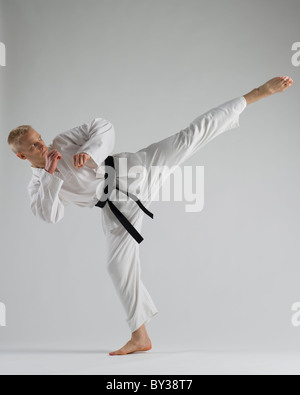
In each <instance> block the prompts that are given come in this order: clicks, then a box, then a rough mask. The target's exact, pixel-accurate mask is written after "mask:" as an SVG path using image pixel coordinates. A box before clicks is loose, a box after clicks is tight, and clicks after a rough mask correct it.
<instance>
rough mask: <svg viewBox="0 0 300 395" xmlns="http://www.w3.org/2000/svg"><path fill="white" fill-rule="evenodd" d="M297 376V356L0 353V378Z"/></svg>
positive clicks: (299, 363) (299, 364)
mask: <svg viewBox="0 0 300 395" xmlns="http://www.w3.org/2000/svg"><path fill="white" fill-rule="evenodd" d="M124 374H137V375H151V374H153V375H155V374H160V375H176V374H179V375H189V374H190V375H299V374H300V353H299V352H298V353H296V352H286V353H275V352H263V353H257V352H224V351H223V352H218V351H212V352H210V351H201V350H194V351H172V352H157V351H153V350H152V351H150V352H147V353H136V354H131V355H127V356H115V357H111V356H109V355H108V351H101V350H98V351H44V352H42V351H39V352H36V351H35V352H0V375H124Z"/></svg>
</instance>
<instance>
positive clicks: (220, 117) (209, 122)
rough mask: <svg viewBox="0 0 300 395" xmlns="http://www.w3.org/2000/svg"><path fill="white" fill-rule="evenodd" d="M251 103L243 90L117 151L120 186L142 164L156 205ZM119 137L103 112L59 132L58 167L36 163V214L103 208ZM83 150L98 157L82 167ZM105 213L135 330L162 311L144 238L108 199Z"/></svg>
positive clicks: (143, 187)
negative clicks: (160, 134)
mask: <svg viewBox="0 0 300 395" xmlns="http://www.w3.org/2000/svg"><path fill="white" fill-rule="evenodd" d="M246 106H247V102H246V99H245V98H244V97H243V96H241V97H238V98H236V99H234V100H231V101H229V102H227V103H225V104H223V105H220V106H218V107H216V108H213V109H212V110H210V111H208V112H206V113H205V114H203V115H201V116H199V117H197V118H196V119H195V120H194V121H193V122H192V123H191V124H190V125H189V126H188V127H187V128H186V129H183V130H181V131H180V132H179V133H176V134H174V135H172V136H170V137H168V138H166V139H164V140H161V141H159V142H157V143H154V144H151V145H150V146H148V147H146V148H144V149H141V150H140V151H138V152H135V153H131V152H122V153H119V154H114V155H112V156H113V158H114V162H115V169H116V177H115V180H114V183H113V184H114V187H117V186H118V187H119V189H120V190H123V191H125V192H126V191H128V190H129V191H131V192H132V190H133V189H136V185H137V183H136V171H133V169H137V168H139V169H140V170H141V172H140V174H139V178H138V185H139V194H138V196H137V197H138V199H139V200H140V201H141V202H142V203H143V205H144V206H145V207H146V208H147V209H148V208H149V206H150V205H151V202H152V201H153V199H154V197H156V196H157V194H158V193H159V190H160V187H161V186H162V185H163V183H164V182H165V181H166V179H167V178H168V177H169V176H170V174H171V173H173V172H174V171H175V170H176V168H177V167H178V166H179V165H181V164H182V163H183V162H184V161H186V160H187V159H189V158H190V157H191V156H192V155H194V154H195V153H196V152H197V151H198V150H199V149H200V148H201V147H204V146H205V145H206V144H207V143H209V142H210V141H211V140H213V139H214V138H215V137H217V136H219V135H220V134H221V133H223V132H225V131H228V130H231V129H234V128H237V127H238V126H239V116H240V114H241V113H242V112H243V111H244V109H245V108H246ZM114 144H115V131H114V127H113V125H112V124H111V123H110V122H108V121H107V120H105V119H103V118H96V119H94V120H92V121H91V122H89V123H86V124H84V125H82V126H80V127H76V128H74V129H71V130H69V131H67V132H64V133H61V134H59V135H58V136H57V137H55V138H54V140H53V141H52V143H51V145H50V146H49V147H48V148H49V151H50V150H52V149H57V150H58V151H59V152H60V153H61V154H62V160H60V161H58V165H57V170H58V171H57V172H55V173H54V174H53V175H51V174H50V173H48V172H46V171H45V170H44V169H37V168H33V167H31V168H32V172H33V175H32V179H31V181H30V183H29V185H28V193H29V196H30V201H31V209H32V211H33V213H34V215H36V216H37V217H39V218H41V219H42V220H44V221H46V222H48V223H53V224H55V223H57V222H59V221H60V220H61V219H62V218H63V216H64V207H65V206H66V205H68V204H71V203H73V204H75V205H77V206H79V207H90V208H93V207H95V205H96V204H97V202H98V201H99V200H100V199H101V198H102V196H103V193H104V189H105V186H106V185H107V184H106V180H105V173H106V169H105V160H106V158H107V157H108V156H110V155H111V153H112V151H113V149H114ZM83 152H85V153H87V154H89V155H90V156H91V159H90V160H89V161H88V162H87V163H86V164H85V165H84V166H83V167H82V168H81V169H77V168H75V167H74V166H73V156H74V155H76V154H77V153H83ZM133 186H134V188H132V187H133ZM120 195H121V194H120V193H119V192H118V191H117V189H113V191H112V193H111V196H110V200H113V202H114V205H115V206H116V207H117V208H118V209H119V210H120V211H121V213H122V214H124V215H125V217H126V218H127V219H128V220H129V222H130V223H131V224H132V225H133V226H134V227H135V229H136V230H137V231H138V232H141V228H142V221H143V218H144V215H145V214H144V212H143V211H142V210H141V209H140V207H139V206H138V205H137V203H136V202H135V201H133V200H131V199H129V198H127V199H124V200H120ZM125 197H126V196H124V198H125ZM122 199H123V198H122ZM101 212H102V215H101V218H102V228H103V232H104V234H105V239H106V245H107V255H106V259H107V269H108V272H109V274H110V276H111V278H112V281H113V284H114V286H115V288H116V291H117V293H118V295H119V298H120V300H121V302H122V304H123V307H124V309H125V312H126V316H127V323H128V326H129V328H130V330H131V332H134V331H136V330H137V329H138V328H140V327H141V326H142V325H143V324H147V323H148V322H149V321H150V320H151V319H152V318H153V317H154V316H155V315H156V314H157V313H158V310H157V308H156V306H155V304H154V302H153V300H152V298H151V296H150V294H149V293H148V291H147V289H146V288H145V286H144V284H143V282H142V280H141V262H140V254H139V244H138V243H137V242H136V240H135V239H134V238H133V237H132V235H131V234H130V233H129V232H128V231H127V230H126V229H125V228H124V227H123V226H122V224H121V223H120V222H119V220H118V219H117V218H116V216H115V215H114V214H113V212H112V211H111V209H110V207H109V205H108V204H106V205H105V207H103V209H102V210H101Z"/></svg>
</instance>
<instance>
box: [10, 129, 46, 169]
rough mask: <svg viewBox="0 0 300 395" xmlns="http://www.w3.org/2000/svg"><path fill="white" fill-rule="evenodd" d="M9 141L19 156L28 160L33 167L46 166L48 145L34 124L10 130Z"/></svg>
mask: <svg viewBox="0 0 300 395" xmlns="http://www.w3.org/2000/svg"><path fill="white" fill-rule="evenodd" d="M7 142H8V144H9V146H10V148H11V149H12V151H13V152H14V153H15V154H16V155H17V157H18V158H20V159H22V160H28V161H29V162H31V164H32V165H33V167H44V165H45V160H46V154H48V147H47V146H46V144H45V143H44V141H43V139H42V136H41V135H40V134H39V133H38V132H37V131H35V130H34V129H33V128H32V126H30V125H23V126H19V127H17V128H15V129H14V130H12V131H11V132H10V134H9V136H8V140H7Z"/></svg>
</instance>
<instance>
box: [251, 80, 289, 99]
mask: <svg viewBox="0 0 300 395" xmlns="http://www.w3.org/2000/svg"><path fill="white" fill-rule="evenodd" d="M293 83H294V81H293V80H292V79H291V78H290V77H276V78H273V79H271V80H270V81H268V82H266V83H265V84H264V85H262V86H260V87H259V88H258V90H259V92H260V94H261V97H267V96H270V95H273V94H274V93H279V92H284V91H285V90H287V89H288V88H289V87H290V86H292V85H293Z"/></svg>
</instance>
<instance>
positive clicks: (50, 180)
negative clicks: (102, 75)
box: [27, 118, 115, 224]
mask: <svg viewBox="0 0 300 395" xmlns="http://www.w3.org/2000/svg"><path fill="white" fill-rule="evenodd" d="M114 145H115V130H114V127H113V125H112V124H111V123H110V122H108V121H106V120H105V119H103V118H95V119H93V120H92V121H91V122H88V123H86V124H84V125H82V126H79V127H75V128H74V129H70V130H69V131H67V132H64V133H61V134H59V135H58V136H56V137H55V138H54V140H53V141H52V143H51V145H50V146H49V147H48V148H49V151H51V150H53V149H57V150H58V151H59V152H60V153H61V155H62V159H61V160H60V161H58V164H57V170H58V172H55V173H54V174H53V175H52V174H50V173H48V172H47V171H46V170H44V169H38V168H34V167H31V169H32V172H33V175H32V179H31V181H30V183H29V184H28V186H27V190H28V194H29V197H30V202H31V210H32V212H33V213H34V215H35V216H37V217H39V218H41V219H42V220H43V221H45V222H47V223H51V224H55V223H57V222H59V221H60V220H61V219H62V218H63V217H64V206H65V205H69V204H71V203H73V204H75V205H77V206H80V207H90V208H92V207H94V206H95V204H96V203H97V202H98V201H99V200H100V198H101V196H102V194H103V190H104V185H105V179H104V176H105V164H104V161H105V159H106V158H107V156H109V155H111V153H112V151H113V149H114ZM84 152H85V153H87V154H88V155H90V157H91V159H90V160H88V161H87V163H86V164H85V165H84V166H83V167H82V168H81V169H78V168H77V167H74V165H73V156H74V155H76V154H79V153H84Z"/></svg>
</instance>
